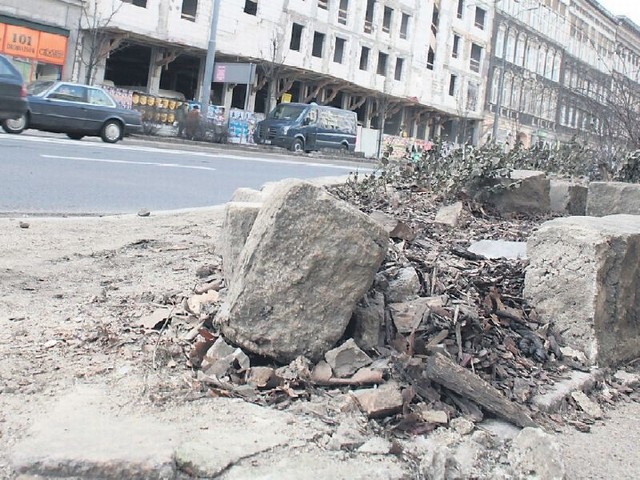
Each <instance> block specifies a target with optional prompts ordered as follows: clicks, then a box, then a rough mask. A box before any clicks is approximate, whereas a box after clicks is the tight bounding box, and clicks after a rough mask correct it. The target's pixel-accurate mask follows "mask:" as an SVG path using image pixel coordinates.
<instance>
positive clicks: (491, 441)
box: [470, 430, 500, 448]
mask: <svg viewBox="0 0 640 480" xmlns="http://www.w3.org/2000/svg"><path fill="white" fill-rule="evenodd" d="M470 438H471V441H472V442H475V443H477V444H478V445H480V446H482V447H484V448H496V447H497V446H498V445H499V444H500V439H499V438H498V436H496V435H492V434H491V433H489V432H485V431H484V430H476V431H475V432H473V433H472V434H471V437H470Z"/></svg>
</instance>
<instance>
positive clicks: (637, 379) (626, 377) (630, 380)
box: [613, 370, 640, 388]
mask: <svg viewBox="0 0 640 480" xmlns="http://www.w3.org/2000/svg"><path fill="white" fill-rule="evenodd" d="M613 378H615V379H616V380H617V381H618V382H620V384H621V385H622V386H623V387H628V388H633V387H635V386H636V385H638V383H640V375H636V374H635V373H629V372H625V371H624V370H618V371H617V372H616V373H615V375H614V376H613Z"/></svg>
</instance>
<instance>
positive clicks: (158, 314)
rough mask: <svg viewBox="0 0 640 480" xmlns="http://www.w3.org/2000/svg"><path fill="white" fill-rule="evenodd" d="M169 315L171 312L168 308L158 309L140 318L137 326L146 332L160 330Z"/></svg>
mask: <svg viewBox="0 0 640 480" xmlns="http://www.w3.org/2000/svg"><path fill="white" fill-rule="evenodd" d="M170 313H171V311H170V310H169V309H168V308H160V309H158V310H156V311H155V312H153V313H151V314H150V315H145V316H144V317H142V318H141V319H140V320H139V321H138V322H137V325H139V326H141V327H143V328H145V329H147V330H152V329H158V328H161V327H162V325H164V323H165V322H166V321H167V319H168V318H169V314H170Z"/></svg>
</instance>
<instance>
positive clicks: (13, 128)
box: [2, 113, 28, 134]
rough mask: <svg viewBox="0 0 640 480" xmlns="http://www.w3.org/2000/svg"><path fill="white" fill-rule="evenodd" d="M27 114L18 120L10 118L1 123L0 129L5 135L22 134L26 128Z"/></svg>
mask: <svg viewBox="0 0 640 480" xmlns="http://www.w3.org/2000/svg"><path fill="white" fill-rule="evenodd" d="M27 123H28V122H27V114H26V113H25V114H24V115H22V116H21V117H20V118H10V119H8V120H4V121H3V122H2V129H3V130H4V131H5V132H7V133H16V134H17V133H22V132H23V131H24V130H25V129H26V128H27Z"/></svg>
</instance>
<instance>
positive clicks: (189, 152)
mask: <svg viewBox="0 0 640 480" xmlns="http://www.w3.org/2000/svg"><path fill="white" fill-rule="evenodd" d="M3 137H4V138H7V139H11V140H21V141H30V142H41V143H56V144H60V145H70V144H73V145H74V146H75V147H92V148H93V147H100V148H108V149H111V150H114V149H115V150H128V151H136V152H150V153H155V154H156V155H157V154H168V155H182V156H193V157H204V158H212V159H232V160H240V161H246V162H256V163H270V164H276V165H278V164H279V165H294V166H302V167H317V168H331V169H335V170H346V171H349V172H353V171H359V172H373V171H374V170H373V169H372V168H366V167H360V166H355V165H353V166H348V165H335V164H331V163H320V162H308V161H302V160H286V159H279V158H256V157H255V156H247V155H230V154H227V153H208V152H196V151H192V150H177V149H175V148H174V149H165V148H159V147H144V146H138V145H123V144H108V143H103V142H91V141H85V142H78V141H77V140H67V139H63V138H52V137H30V136H19V135H6V136H5V135H1V136H0V141H1V140H2V138H3ZM222 148H224V147H222ZM256 155H274V154H273V153H267V152H260V151H256ZM43 156H44V155H43ZM49 158H67V157H54V156H51V157H49ZM81 158H82V159H84V160H86V161H96V162H98V161H100V160H99V159H96V158H86V159H85V158H84V157H77V159H81ZM69 159H73V158H69ZM105 162H113V163H134V164H135V163H136V162H133V161H125V160H122V161H120V160H113V161H110V160H105ZM140 164H143V165H151V164H152V163H151V162H140ZM163 165H165V164H163ZM158 166H160V165H158ZM166 166H175V167H184V168H196V167H186V166H183V165H177V164H166ZM200 168H201V169H203V170H215V169H213V168H209V167H200Z"/></svg>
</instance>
